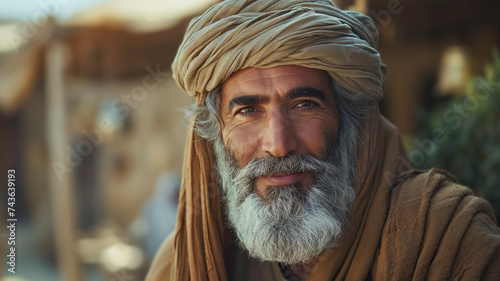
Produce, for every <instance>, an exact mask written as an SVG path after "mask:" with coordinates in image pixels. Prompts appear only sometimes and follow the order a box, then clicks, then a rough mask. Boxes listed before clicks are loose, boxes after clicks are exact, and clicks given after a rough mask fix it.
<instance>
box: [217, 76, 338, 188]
mask: <svg viewBox="0 0 500 281" xmlns="http://www.w3.org/2000/svg"><path fill="white" fill-rule="evenodd" d="M221 115H222V120H223V128H222V139H223V142H224V145H225V147H226V149H227V150H228V151H229V152H231V153H233V154H234V156H235V158H236V161H237V163H238V165H239V167H244V166H246V165H247V164H248V163H249V162H250V161H251V160H252V159H262V158H266V157H269V156H275V157H284V156H286V155H289V154H298V155H311V156H314V157H316V158H318V159H323V160H324V159H325V157H326V152H327V148H328V142H329V141H335V139H336V137H337V131H338V113H337V108H336V106H335V101H334V98H333V93H332V88H331V84H330V81H329V79H328V74H327V73H326V72H325V71H322V70H317V69H311V68H306V67H301V66H279V67H274V68H269V69H261V68H247V69H243V70H240V71H238V72H236V73H234V74H233V75H232V76H231V77H230V78H229V79H228V80H227V81H226V82H224V83H223V85H222V101H221ZM313 181H314V175H313V173H311V172H309V171H304V172H294V173H291V174H288V173H277V174H273V175H269V176H267V175H266V176H259V177H258V178H256V179H255V181H254V190H255V192H256V193H257V194H258V195H259V196H260V197H263V196H264V194H265V192H266V189H267V187H268V186H278V187H279V186H290V185H294V186H297V187H299V188H301V189H303V190H304V191H305V190H308V189H309V186H310V185H311V184H312V183H313Z"/></svg>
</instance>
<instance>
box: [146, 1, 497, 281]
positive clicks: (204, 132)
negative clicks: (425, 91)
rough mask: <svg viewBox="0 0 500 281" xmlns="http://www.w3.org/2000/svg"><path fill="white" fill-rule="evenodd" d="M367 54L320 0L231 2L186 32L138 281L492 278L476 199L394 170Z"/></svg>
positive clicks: (367, 23)
mask: <svg viewBox="0 0 500 281" xmlns="http://www.w3.org/2000/svg"><path fill="white" fill-rule="evenodd" d="M376 43H377V34H376V29H375V27H374V25H373V22H372V21H371V20H370V19H369V18H368V17H366V16H363V15H361V14H359V13H355V12H349V11H341V10H339V9H337V8H336V7H335V6H334V5H333V4H332V3H331V2H330V1H328V0H322V1H309V2H307V1H300V0H288V1H278V0H275V1H272V0H271V1H270V0H267V1H238V0H235V1H233V0H229V1H224V2H222V3H219V4H217V5H215V6H213V7H212V8H210V9H209V10H208V11H207V12H206V13H205V14H203V15H202V16H200V17H198V18H196V19H194V20H193V21H192V22H191V24H190V26H189V28H188V30H187V32H186V36H185V38H184V41H183V43H182V45H181V46H180V48H179V51H178V53H177V56H176V59H175V61H174V63H173V70H174V77H175V79H176V80H177V82H178V84H179V85H180V86H181V87H182V88H183V89H184V90H185V91H187V92H188V93H189V94H191V95H192V96H194V97H195V98H196V105H195V106H193V108H191V109H189V110H188V111H187V113H188V115H189V116H190V117H191V120H193V121H192V123H191V125H190V132H189V135H188V139H187V146H186V154H185V164H184V174H183V183H182V188H181V195H180V203H179V204H180V206H179V209H178V219H177V226H176V230H175V232H174V234H173V235H171V236H170V237H169V238H167V240H166V241H165V243H164V245H163V246H162V248H161V249H160V251H159V253H158V254H157V256H156V258H155V260H154V262H153V264H152V266H151V269H150V271H149V273H148V276H147V280H306V279H307V280H325V281H326V280H459V279H460V280H500V230H499V229H498V228H497V227H496V226H495V218H494V216H493V214H492V211H491V208H490V206H489V204H488V203H487V202H486V201H484V200H482V199H480V198H477V197H475V196H473V195H472V193H471V191H470V190H469V189H467V188H465V187H463V186H460V185H458V184H456V183H455V181H454V179H453V177H452V176H451V175H449V174H447V173H445V172H442V171H438V170H434V169H433V170H430V171H426V172H423V171H408V168H407V167H406V163H407V157H406V152H405V151H404V148H403V146H402V144H401V140H400V137H399V134H398V133H397V130H396V129H395V128H394V127H393V126H392V125H391V124H390V123H389V122H388V121H386V120H385V119H384V118H383V117H381V115H380V114H379V112H378V108H377V102H378V101H380V99H381V98H382V96H383V92H384V86H385V66H384V65H383V64H382V62H381V60H380V56H379V54H378V52H377V51H376V49H375V45H376Z"/></svg>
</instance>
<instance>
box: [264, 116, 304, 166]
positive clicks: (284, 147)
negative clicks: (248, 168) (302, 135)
mask: <svg viewBox="0 0 500 281" xmlns="http://www.w3.org/2000/svg"><path fill="white" fill-rule="evenodd" d="M267 119H268V120H266V123H267V129H266V130H265V132H264V136H263V140H262V150H263V151H264V152H265V153H267V154H271V155H273V156H275V157H283V156H285V155H287V154H288V153H290V152H293V151H295V150H297V148H298V144H297V139H296V136H295V132H294V130H293V122H292V121H293V120H291V119H290V117H289V116H288V115H287V113H284V112H282V111H281V110H275V111H272V112H270V114H269V115H268V118H267Z"/></svg>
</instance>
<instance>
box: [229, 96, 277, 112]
mask: <svg viewBox="0 0 500 281" xmlns="http://www.w3.org/2000/svg"><path fill="white" fill-rule="evenodd" d="M268 101H269V97H267V96H260V95H247V96H240V97H236V98H234V99H231V100H230V101H229V104H228V105H227V112H231V111H232V110H233V108H234V107H235V106H242V105H252V104H258V103H264V102H268Z"/></svg>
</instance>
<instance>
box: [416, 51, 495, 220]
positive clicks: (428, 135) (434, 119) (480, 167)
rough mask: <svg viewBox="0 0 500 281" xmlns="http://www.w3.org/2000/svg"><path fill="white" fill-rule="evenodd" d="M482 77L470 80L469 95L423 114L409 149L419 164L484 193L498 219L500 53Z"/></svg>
mask: <svg viewBox="0 0 500 281" xmlns="http://www.w3.org/2000/svg"><path fill="white" fill-rule="evenodd" d="M493 58H494V59H493V63H492V64H488V65H487V66H486V67H485V74H484V76H480V77H475V78H473V79H471V81H469V83H468V87H467V96H466V97H453V98H452V99H451V100H449V101H448V102H446V103H445V104H443V105H441V106H439V107H437V108H435V109H434V110H432V111H430V112H425V113H423V119H424V124H425V125H424V126H423V128H422V129H421V131H420V133H419V134H418V135H417V136H416V138H415V141H414V143H418V145H416V147H414V149H413V150H411V151H410V153H409V156H410V163H411V164H412V166H413V168H416V169H428V168H431V167H437V168H440V169H444V170H447V171H449V172H451V173H452V174H454V175H455V176H456V177H457V180H458V182H459V183H460V184H463V185H466V186H469V187H470V188H472V189H473V190H474V191H475V193H476V194H477V195H479V196H481V197H483V198H486V199H487V200H488V201H489V202H490V203H491V205H492V208H493V210H494V211H495V214H496V216H497V219H500V55H499V53H498V51H494V52H493Z"/></svg>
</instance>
